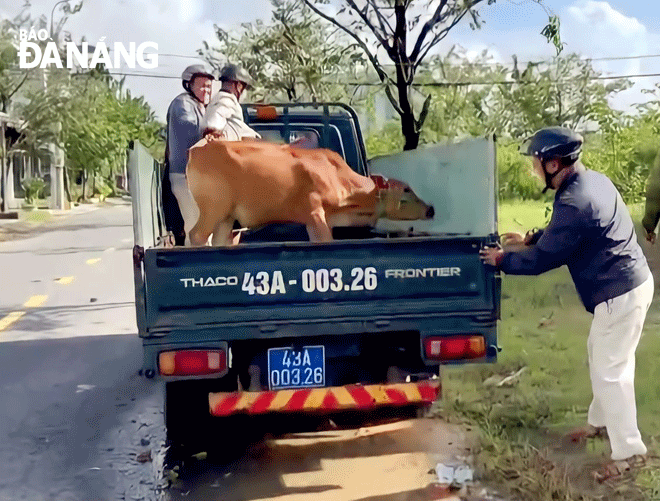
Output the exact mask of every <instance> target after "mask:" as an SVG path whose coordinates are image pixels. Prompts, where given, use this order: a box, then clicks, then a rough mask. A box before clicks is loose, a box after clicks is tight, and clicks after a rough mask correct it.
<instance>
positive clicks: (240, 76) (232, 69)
mask: <svg viewBox="0 0 660 501" xmlns="http://www.w3.org/2000/svg"><path fill="white" fill-rule="evenodd" d="M220 81H222V82H243V83H244V84H245V85H247V86H248V88H250V87H253V85H254V83H253V80H252V77H251V76H250V74H249V73H248V72H247V71H246V70H245V69H244V68H242V67H240V66H238V65H235V64H228V65H226V66H225V67H224V68H222V71H221V72H220Z"/></svg>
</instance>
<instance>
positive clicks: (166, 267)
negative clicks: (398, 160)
mask: <svg viewBox="0 0 660 501" xmlns="http://www.w3.org/2000/svg"><path fill="white" fill-rule="evenodd" d="M484 241H485V239H484V238H456V237H452V238H451V239H446V238H440V237H423V238H419V237H417V238H405V239H401V238H398V239H396V240H388V239H374V240H361V241H341V242H333V243H330V244H322V245H320V244H309V243H291V244H277V245H272V244H263V245H252V246H239V247H235V248H190V249H187V248H183V249H177V248H174V249H147V250H146V252H145V256H144V266H145V268H144V272H145V284H146V296H147V301H146V305H147V311H146V324H147V329H148V330H150V331H158V330H165V331H169V330H173V329H176V330H179V329H182V328H183V329H190V328H191V327H193V326H197V327H198V328H208V327H211V326H218V327H219V326H222V325H228V324H231V325H232V326H237V325H240V324H245V323H247V324H251V325H262V326H263V325H264V324H266V323H282V322H289V321H293V322H296V323H301V322H309V321H318V320H331V319H337V320H339V319H348V318H350V319H360V318H363V319H370V318H374V317H382V316H387V317H392V316H394V317H402V316H403V317H410V316H415V317H416V316H428V315H439V314H442V313H443V312H447V313H449V312H451V313H453V314H457V313H458V314H460V313H461V312H464V313H471V314H475V315H478V314H479V313H483V314H485V315H490V316H492V314H493V310H494V302H495V300H496V297H497V294H495V290H496V286H498V284H496V279H497V277H496V276H495V274H494V273H493V271H492V270H489V269H487V268H485V267H484V265H483V264H482V263H481V262H480V260H479V256H478V252H479V248H480V247H481V245H482V244H483V243H484ZM495 306H497V305H495Z"/></svg>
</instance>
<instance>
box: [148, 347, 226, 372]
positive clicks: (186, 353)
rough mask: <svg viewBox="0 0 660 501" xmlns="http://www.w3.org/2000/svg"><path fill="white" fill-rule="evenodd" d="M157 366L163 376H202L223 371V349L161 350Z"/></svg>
mask: <svg viewBox="0 0 660 501" xmlns="http://www.w3.org/2000/svg"><path fill="white" fill-rule="evenodd" d="M158 368H159V370H160V373H161V374H162V375H163V376H203V375H206V374H216V373H220V372H225V370H226V369H227V354H226V353H225V350H182V351H162V352H160V353H159V354H158Z"/></svg>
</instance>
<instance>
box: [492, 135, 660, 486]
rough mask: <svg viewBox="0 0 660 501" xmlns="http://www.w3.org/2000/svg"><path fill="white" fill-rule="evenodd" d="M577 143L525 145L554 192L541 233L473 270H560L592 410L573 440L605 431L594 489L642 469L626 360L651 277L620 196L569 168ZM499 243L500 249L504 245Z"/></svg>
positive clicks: (516, 240) (565, 138)
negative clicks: (565, 272) (607, 447)
mask: <svg viewBox="0 0 660 501" xmlns="http://www.w3.org/2000/svg"><path fill="white" fill-rule="evenodd" d="M582 142H583V141H582V137H581V136H580V135H579V134H576V133H574V132H572V131H571V130H569V129H566V128H563V127H549V128H546V129H541V130H539V131H538V132H536V134H534V136H532V138H531V139H530V140H529V143H528V145H527V148H526V151H524V153H525V154H527V155H529V156H531V157H532V158H531V159H532V164H533V169H534V173H535V174H536V175H538V176H539V177H540V178H541V179H542V180H543V181H544V182H545V189H544V190H543V191H544V192H545V191H546V190H547V189H553V190H556V192H557V193H556V195H555V200H554V206H553V212H552V218H551V220H550V224H549V225H548V226H547V228H545V230H541V231H539V232H537V233H535V234H528V235H527V236H526V237H522V236H521V235H518V234H507V235H503V237H505V238H503V240H504V243H505V245H506V244H507V243H509V244H518V246H517V247H516V250H514V251H503V250H502V249H501V248H493V247H491V248H486V249H483V250H482V251H481V258H482V260H483V261H484V262H485V263H486V264H489V265H491V266H496V267H497V268H499V269H500V270H502V271H504V272H505V273H508V274H512V275H539V274H541V273H544V272H546V271H549V270H552V269H554V268H558V267H560V266H562V265H567V266H568V269H569V271H570V273H571V276H572V278H573V281H574V283H575V287H576V289H577V292H578V294H579V296H580V298H581V300H582V302H583V304H584V306H585V308H586V309H587V311H589V312H590V313H592V314H593V321H592V324H591V329H590V332H589V338H588V341H587V347H588V353H589V372H590V376H591V384H592V390H593V400H592V402H591V405H590V406H589V414H588V418H587V420H588V426H587V428H585V429H583V430H581V432H578V433H575V434H573V437H581V438H585V437H588V436H597V435H602V434H604V431H605V430H606V431H607V436H608V437H609V440H610V444H611V448H612V461H611V462H609V463H607V464H605V465H603V467H602V468H601V469H599V470H598V471H596V472H594V476H595V477H596V479H597V480H599V481H603V480H605V479H608V478H613V477H618V476H619V475H621V474H622V473H623V471H625V470H628V469H630V468H632V467H634V466H637V465H638V464H640V463H642V462H643V461H644V459H645V454H646V452H647V450H646V447H645V445H644V443H643V442H642V437H641V435H640V432H639V429H638V427H637V409H636V403H635V387H634V376H635V350H636V348H637V344H638V342H639V339H640V336H641V333H642V328H643V325H644V320H645V318H646V313H647V311H648V308H649V306H650V304H651V300H652V298H653V289H654V284H653V277H652V275H651V272H650V270H649V267H648V264H647V262H646V258H645V257H644V254H643V252H642V249H641V248H640V246H639V244H638V243H637V236H636V234H635V228H634V225H633V222H632V219H631V217H630V214H629V213H628V210H627V208H626V206H625V204H624V202H623V200H622V198H621V195H620V194H619V192H618V191H617V189H616V188H615V186H614V185H613V184H612V182H611V181H610V180H609V179H608V178H607V176H605V175H603V174H601V173H599V172H595V171H593V170H590V169H587V168H585V167H584V165H582V163H581V162H580V161H579V156H580V151H581V148H582ZM507 241H508V242H507Z"/></svg>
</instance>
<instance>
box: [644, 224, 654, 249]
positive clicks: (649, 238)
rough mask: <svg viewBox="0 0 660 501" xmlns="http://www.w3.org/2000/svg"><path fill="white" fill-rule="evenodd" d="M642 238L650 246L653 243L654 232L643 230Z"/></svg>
mask: <svg viewBox="0 0 660 501" xmlns="http://www.w3.org/2000/svg"><path fill="white" fill-rule="evenodd" d="M644 237H645V238H646V240H647V241H648V242H651V245H653V244H654V243H655V231H648V230H647V229H646V228H644Z"/></svg>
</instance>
